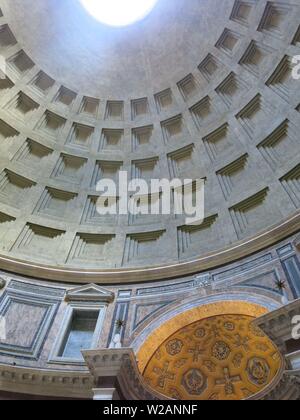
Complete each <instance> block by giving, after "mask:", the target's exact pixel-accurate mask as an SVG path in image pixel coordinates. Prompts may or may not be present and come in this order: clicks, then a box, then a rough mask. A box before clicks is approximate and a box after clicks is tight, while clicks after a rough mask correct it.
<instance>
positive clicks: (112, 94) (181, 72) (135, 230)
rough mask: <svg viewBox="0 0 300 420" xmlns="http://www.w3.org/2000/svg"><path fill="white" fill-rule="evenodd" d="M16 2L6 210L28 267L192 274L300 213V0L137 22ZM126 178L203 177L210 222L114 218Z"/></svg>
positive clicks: (64, 5)
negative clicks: (108, 190) (112, 189)
mask: <svg viewBox="0 0 300 420" xmlns="http://www.w3.org/2000/svg"><path fill="white" fill-rule="evenodd" d="M1 7H2V11H3V17H2V21H3V24H2V27H1V28H2V30H1V50H2V53H3V54H4V55H5V57H6V58H7V77H6V78H5V79H4V80H3V81H2V82H1V87H2V93H3V95H2V99H1V101H2V107H1V115H2V116H1V135H2V138H3V141H2V153H1V154H2V172H1V182H2V183H1V188H2V190H1V191H0V193H1V197H0V198H1V200H0V206H1V208H0V210H1V214H2V216H1V217H2V220H3V223H2V225H3V229H4V231H5V229H6V228H8V229H9V230H10V232H13V233H11V234H10V235H6V236H5V238H4V239H3V246H2V254H3V257H4V258H6V257H8V258H13V259H15V260H17V261H19V265H20V270H22V271H24V269H25V267H24V264H23V263H22V261H26V262H27V263H28V261H31V262H32V264H38V265H39V266H48V267H53V266H55V267H61V268H62V269H63V270H65V272H66V273H67V272H68V270H73V269H74V270H76V271H77V270H81V269H84V270H91V271H95V272H96V271H98V274H99V275H100V276H101V272H102V271H103V272H106V273H110V274H109V275H111V276H112V278H113V277H114V270H117V271H118V274H117V277H118V280H119V279H120V278H121V277H122V274H121V273H123V274H124V276H125V277H124V279H126V280H128V277H126V272H128V270H132V271H133V272H135V274H133V276H135V275H136V270H137V269H139V268H147V269H148V268H149V269H150V271H149V272H148V273H147V275H146V277H149V278H152V279H153V278H154V277H155V270H153V271H151V267H154V268H157V267H159V268H161V269H162V270H165V269H167V268H168V267H176V266H178V269H179V270H181V269H182V270H184V271H185V272H186V271H189V272H193V271H195V269H196V267H197V269H199V268H200V267H202V265H201V264H202V260H201V259H202V258H204V261H205V263H208V265H209V259H208V258H209V257H210V256H211V257H212V258H214V256H215V255H216V254H217V255H220V253H221V252H222V253H223V252H224V250H226V252H227V253H228V252H229V253H230V252H231V254H230V257H229V258H230V259H232V254H234V251H233V250H234V249H235V246H236V245H239V246H240V248H239V249H241V251H240V252H241V253H242V254H243V252H244V248H243V247H245V243H246V241H249V240H250V242H251V244H255V241H256V239H257V237H258V236H257V235H261V234H263V233H266V232H270V230H271V231H272V232H273V229H276V227H278V226H280V225H281V224H282V223H283V222H284V223H288V222H289V221H290V220H292V218H293V217H294V216H295V214H296V213H297V209H298V207H299V194H298V192H297V191H298V190H297V182H298V175H299V174H298V172H299V170H298V169H299V168H298V153H297V150H298V148H299V144H298V143H299V142H298V137H297V125H298V123H299V113H298V111H297V109H298V108H297V107H298V99H299V98H298V92H299V84H298V82H297V81H296V80H295V78H293V77H292V71H293V68H292V58H293V57H292V55H291V54H286V52H287V49H288V46H289V45H296V44H297V42H298V41H297V40H298V38H297V29H298V28H297V25H296V24H295V25H289V19H290V18H291V16H292V15H293V13H294V12H295V7H294V6H293V5H281V4H280V5H272V3H270V5H269V8H267V10H266V11H263V12H262V13H260V8H261V6H260V4H258V3H257V2H249V3H245V4H244V3H243V2H233V1H232V0H224V1H222V2H221V4H220V2H219V1H217V0H210V1H207V0H201V1H199V0H190V1H189V2H186V1H184V0H176V1H174V0H172V1H168V0H160V1H159V2H158V3H157V4H156V5H155V7H154V9H153V10H152V11H150V13H149V14H148V15H147V16H146V17H145V18H144V19H143V20H141V21H139V22H137V23H136V24H134V25H129V26H126V27H109V26H107V25H103V24H101V23H100V22H98V21H96V20H95V19H93V18H92V17H91V16H90V15H89V14H88V13H87V12H86V10H85V9H84V8H83V7H82V5H81V4H80V2H79V1H75V2H74V1H70V0H67V1H65V2H60V3H59V4H57V5H56V7H53V6H49V1H48V0H41V1H39V2H36V3H34V4H33V5H32V2H31V1H30V0H15V1H14V3H13V5H12V3H11V2H10V1H2V2H1ZM262 16H263V19H262ZM261 19H262V20H261ZM23 22H30V30H28V25H26V24H23ZM41 22H43V24H41ZM78 34H80V37H79V38H78ZM295 34H296V38H295ZM290 48H291V47H290ZM121 171H122V174H123V173H126V174H127V175H128V177H129V179H132V178H137V179H146V180H150V179H160V180H161V179H169V180H173V179H174V178H176V179H177V178H178V179H190V180H196V179H202V180H203V181H205V214H204V219H203V223H201V224H199V225H197V226H190V225H189V224H187V223H186V219H185V218H184V217H182V216H180V215H179V216H178V215H174V214H170V215H169V214H168V215H163V214H160V215H144V214H142V212H141V214H136V215H130V214H129V215H128V214H126V215H123V214H116V215H110V214H106V215H102V213H101V214H99V211H98V210H99V207H98V199H99V195H100V194H99V192H98V191H97V182H98V181H99V180H101V179H103V178H105V179H106V178H108V179H111V180H113V181H118V180H119V174H120V172H121ZM295 188H296V190H295ZM150 196H151V193H150ZM151 199H152V200H153V196H151ZM156 200H158V201H159V200H160V198H159V197H158V198H157V199H156ZM158 204H159V203H158ZM274 235H276V233H274V232H273V233H272V236H274ZM247 243H249V242H247ZM253 246H254V249H257V246H255V245H253ZM182 264H184V265H182ZM182 267H184V268H182ZM203 267H205V268H206V267H207V265H205V264H204V266H203ZM124 272H125V273H124ZM53 275H54V276H55V277H58V276H59V274H58V273H57V272H56V273H54V272H53ZM66 275H68V274H66ZM106 278H108V277H106Z"/></svg>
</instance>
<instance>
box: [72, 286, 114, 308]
mask: <svg viewBox="0 0 300 420" xmlns="http://www.w3.org/2000/svg"><path fill="white" fill-rule="evenodd" d="M114 299H115V294H114V293H112V292H110V291H109V290H107V289H104V288H103V287H100V286H98V285H96V284H88V285H84V286H79V287H75V288H74V289H69V290H67V292H66V296H65V300H66V301H67V302H98V303H101V302H106V303H111V302H113V301H114Z"/></svg>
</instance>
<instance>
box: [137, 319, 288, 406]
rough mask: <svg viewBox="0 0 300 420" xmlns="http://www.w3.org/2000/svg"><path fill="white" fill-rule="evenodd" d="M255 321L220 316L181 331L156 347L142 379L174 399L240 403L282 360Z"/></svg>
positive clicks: (263, 383) (262, 385)
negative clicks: (253, 322)
mask: <svg viewBox="0 0 300 420" xmlns="http://www.w3.org/2000/svg"><path fill="white" fill-rule="evenodd" d="M253 319H254V318H252V317H249V316H244V315H220V316H215V317H211V318H206V319H202V320H200V321H197V322H195V323H193V324H190V325H187V326H186V327H184V328H181V329H180V330H179V331H177V332H176V333H175V334H173V335H171V336H170V337H169V338H168V339H167V340H166V341H164V342H163V344H161V345H160V346H159V347H158V349H157V350H156V351H155V353H154V355H153V356H152V357H151V359H150V361H149V363H148V364H147V366H146V368H145V371H144V377H145V380H146V381H147V383H148V384H149V385H150V386H151V387H152V388H153V389H155V390H156V391H158V392H159V393H161V394H163V395H165V396H167V397H171V398H173V399H176V400H241V399H245V398H248V397H250V396H252V395H254V394H256V393H258V392H259V391H261V390H263V389H264V388H265V387H266V386H267V385H268V384H269V383H270V382H271V381H272V380H273V379H274V378H275V377H276V375H277V373H278V371H279V370H280V367H281V356H280V354H279V353H278V351H277V349H276V347H275V346H274V345H273V343H272V342H271V341H270V340H269V338H268V337H266V336H265V334H264V333H263V332H262V331H261V330H259V329H257V328H256V327H254V326H253V325H252V321H253Z"/></svg>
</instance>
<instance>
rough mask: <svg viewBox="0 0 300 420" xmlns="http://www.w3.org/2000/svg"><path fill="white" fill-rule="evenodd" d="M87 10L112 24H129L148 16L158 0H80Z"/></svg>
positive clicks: (100, 19) (98, 18) (101, 20)
mask: <svg viewBox="0 0 300 420" xmlns="http://www.w3.org/2000/svg"><path fill="white" fill-rule="evenodd" d="M80 1H81V3H82V5H83V6H84V7H85V8H86V10H87V11H88V12H89V13H90V14H91V15H92V16H93V17H94V18H95V19H97V20H99V21H100V22H102V23H104V24H106V25H110V26H127V25H131V24H132V23H134V22H137V21H139V20H141V19H143V18H144V17H145V16H147V15H148V14H149V13H150V12H151V10H152V9H153V8H154V6H155V5H156V3H157V1H158V0H80Z"/></svg>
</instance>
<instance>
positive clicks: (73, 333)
mask: <svg viewBox="0 0 300 420" xmlns="http://www.w3.org/2000/svg"><path fill="white" fill-rule="evenodd" d="M98 318H99V311H93V312H88V311H79V310H75V311H73V315H72V318H71V320H70V323H69V328H68V330H67V332H66V334H65V338H64V341H63V343H62V346H61V349H60V352H59V354H58V356H59V357H63V358H67V359H80V358H81V357H82V355H81V350H89V349H91V348H92V343H93V337H94V333H95V330H96V326H97V321H98Z"/></svg>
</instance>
